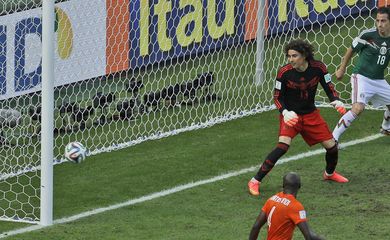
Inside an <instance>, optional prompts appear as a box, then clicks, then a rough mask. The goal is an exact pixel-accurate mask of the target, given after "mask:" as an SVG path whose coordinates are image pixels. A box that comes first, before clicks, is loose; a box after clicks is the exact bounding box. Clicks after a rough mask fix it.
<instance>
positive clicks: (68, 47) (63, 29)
mask: <svg viewBox="0 0 390 240" xmlns="http://www.w3.org/2000/svg"><path fill="white" fill-rule="evenodd" d="M55 15H56V16H55V17H56V20H55V25H54V31H55V32H56V33H57V45H58V55H59V56H60V58H61V59H67V58H69V56H70V54H71V53H72V50H73V29H72V23H71V22H70V19H69V17H68V15H67V14H66V13H65V12H64V10H62V9H61V8H59V7H56V8H55Z"/></svg>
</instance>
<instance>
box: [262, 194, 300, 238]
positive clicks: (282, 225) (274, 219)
mask: <svg viewBox="0 0 390 240" xmlns="http://www.w3.org/2000/svg"><path fill="white" fill-rule="evenodd" d="M261 210H262V211H263V212H265V213H266V215H267V223H268V235H267V236H268V237H267V239H268V240H288V239H292V236H293V233H294V229H295V225H297V224H298V223H300V222H305V221H306V212H305V209H304V208H303V205H302V204H301V203H300V202H299V201H298V200H296V199H295V197H294V196H293V195H291V194H285V193H283V192H280V193H277V194H275V195H274V196H272V197H270V198H269V199H268V200H267V202H266V203H265V204H264V206H263V208H262V209H261Z"/></svg>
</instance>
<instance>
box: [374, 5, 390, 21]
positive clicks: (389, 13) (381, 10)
mask: <svg viewBox="0 0 390 240" xmlns="http://www.w3.org/2000/svg"><path fill="white" fill-rule="evenodd" d="M377 14H387V19H388V20H390V7H380V8H378V12H377Z"/></svg>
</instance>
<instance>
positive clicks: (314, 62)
mask: <svg viewBox="0 0 390 240" xmlns="http://www.w3.org/2000/svg"><path fill="white" fill-rule="evenodd" d="M309 64H310V66H311V67H313V68H317V69H319V70H321V72H323V73H327V72H328V69H327V67H326V65H325V63H323V62H321V61H319V60H314V59H313V60H310V61H309Z"/></svg>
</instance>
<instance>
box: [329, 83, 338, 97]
mask: <svg viewBox="0 0 390 240" xmlns="http://www.w3.org/2000/svg"><path fill="white" fill-rule="evenodd" d="M328 86H329V89H330V91H332V94H333V96H334V97H336V98H338V97H339V94H338V93H337V91H336V89H334V85H333V84H332V83H329V84H328Z"/></svg>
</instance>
